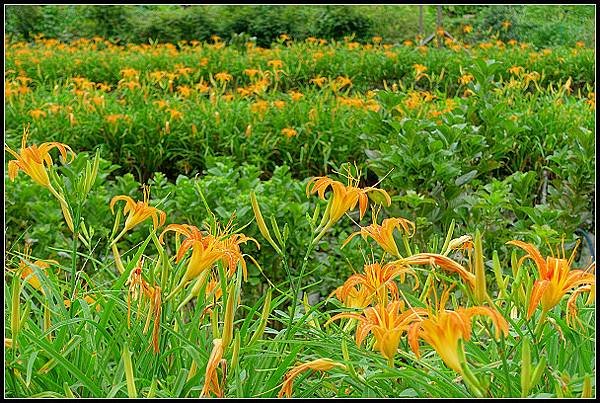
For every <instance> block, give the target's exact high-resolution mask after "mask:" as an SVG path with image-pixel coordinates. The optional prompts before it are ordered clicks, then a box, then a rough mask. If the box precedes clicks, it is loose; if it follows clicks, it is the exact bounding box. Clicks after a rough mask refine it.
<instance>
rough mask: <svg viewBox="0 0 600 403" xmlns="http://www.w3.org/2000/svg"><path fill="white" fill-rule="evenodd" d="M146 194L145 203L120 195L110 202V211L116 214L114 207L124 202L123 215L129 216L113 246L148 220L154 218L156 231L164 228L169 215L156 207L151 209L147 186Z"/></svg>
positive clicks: (144, 190)
mask: <svg viewBox="0 0 600 403" xmlns="http://www.w3.org/2000/svg"><path fill="white" fill-rule="evenodd" d="M143 192H144V200H143V201H137V202H136V201H134V200H133V199H132V198H131V197H129V196H125V195H120V196H115V197H113V198H112V200H111V201H110V210H111V211H112V213H113V214H114V213H115V211H114V206H115V204H116V203H117V202H118V201H120V200H123V201H124V202H125V207H124V208H123V214H124V215H125V214H127V219H126V220H125V227H124V228H123V230H122V231H121V233H120V234H119V235H117V237H116V238H115V239H114V240H113V241H112V243H111V244H115V243H116V242H117V241H118V240H119V239H120V238H121V237H122V236H123V235H124V234H125V233H126V232H127V231H129V230H130V229H132V228H133V227H135V226H136V225H138V224H140V223H141V222H143V221H145V220H147V219H148V218H152V224H153V225H154V229H157V228H158V227H162V225H163V224H164V223H165V221H166V219H167V215H166V213H165V212H164V211H162V210H159V209H157V208H156V207H151V206H150V205H149V204H148V202H149V199H150V189H149V188H148V187H147V186H144V188H143Z"/></svg>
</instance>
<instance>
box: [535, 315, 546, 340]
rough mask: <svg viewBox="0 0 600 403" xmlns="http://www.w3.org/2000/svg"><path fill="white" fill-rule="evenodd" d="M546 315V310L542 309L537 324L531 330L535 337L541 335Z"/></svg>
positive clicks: (537, 337)
mask: <svg viewBox="0 0 600 403" xmlns="http://www.w3.org/2000/svg"><path fill="white" fill-rule="evenodd" d="M547 315H548V311H545V310H544V311H542V314H541V315H540V318H539V320H538V324H537V326H536V327H535V330H534V331H533V332H534V334H535V338H536V339H539V337H540V336H541V333H542V330H543V329H544V325H545V324H546V316H547Z"/></svg>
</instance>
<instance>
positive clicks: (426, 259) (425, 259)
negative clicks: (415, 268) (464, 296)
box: [395, 253, 475, 289]
mask: <svg viewBox="0 0 600 403" xmlns="http://www.w3.org/2000/svg"><path fill="white" fill-rule="evenodd" d="M395 263H397V264H399V265H423V264H429V265H435V266H439V267H441V268H442V269H444V270H447V271H450V272H454V273H457V274H458V275H459V276H460V277H461V278H462V279H463V280H465V281H466V282H467V283H468V284H469V285H470V286H471V287H472V289H474V288H475V275H474V274H473V273H471V272H470V271H468V270H467V269H466V268H464V267H463V266H461V265H460V264H459V263H457V262H455V261H454V260H452V259H450V258H449V257H447V256H444V255H439V254H437V253H418V254H416V255H412V256H408V257H405V258H402V259H399V260H397V261H396V262H395Z"/></svg>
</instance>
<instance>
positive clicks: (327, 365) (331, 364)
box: [277, 358, 346, 397]
mask: <svg viewBox="0 0 600 403" xmlns="http://www.w3.org/2000/svg"><path fill="white" fill-rule="evenodd" d="M332 368H341V369H343V370H346V366H345V365H344V364H341V363H339V362H335V361H333V360H330V359H329V358H319V359H317V360H314V361H310V362H305V363H303V364H299V365H296V366H295V367H294V368H292V369H291V370H290V371H289V372H288V373H287V374H285V380H284V381H283V385H282V386H281V390H280V391H279V394H278V395H277V397H284V396H285V397H292V387H293V386H294V379H295V378H296V377H297V376H298V375H300V374H301V373H302V372H303V371H306V370H309V369H312V370H314V371H329V370H330V369H332Z"/></svg>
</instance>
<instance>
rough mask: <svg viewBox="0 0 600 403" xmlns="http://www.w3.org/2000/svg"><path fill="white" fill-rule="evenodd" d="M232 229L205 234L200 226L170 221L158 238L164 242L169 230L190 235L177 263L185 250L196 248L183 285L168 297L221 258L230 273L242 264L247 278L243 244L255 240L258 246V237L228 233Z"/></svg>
mask: <svg viewBox="0 0 600 403" xmlns="http://www.w3.org/2000/svg"><path fill="white" fill-rule="evenodd" d="M228 228H229V225H228V226H227V227H225V229H223V230H221V231H219V234H218V235H217V236H214V235H212V234H203V233H202V231H200V229H198V227H195V226H193V225H188V224H170V225H168V226H167V227H166V228H165V229H164V230H163V232H162V233H161V234H160V236H159V238H158V240H159V241H160V242H161V243H162V242H163V236H164V234H165V233H166V232H168V231H173V232H175V233H177V234H180V235H183V236H185V237H186V239H185V240H184V241H183V242H182V243H181V245H180V246H179V250H178V251H177V256H176V259H175V261H176V262H179V261H181V259H182V258H183V256H184V255H185V253H186V252H187V251H188V250H189V249H190V248H191V249H192V255H191V256H190V259H189V263H188V267H187V270H186V272H185V274H184V275H183V278H182V279H181V282H180V283H179V285H178V286H177V287H175V289H174V290H173V291H172V292H171V294H170V295H169V296H168V297H167V299H169V298H170V297H171V295H174V294H175V293H176V292H178V291H179V290H180V289H181V288H183V287H184V286H185V284H186V283H187V282H188V281H189V280H192V279H194V278H196V277H198V276H199V275H200V273H202V272H203V271H205V270H207V269H209V268H211V267H212V266H213V265H214V264H216V263H217V262H218V261H219V260H221V261H222V262H223V264H224V265H226V266H227V268H228V275H229V276H233V274H234V273H235V269H236V268H237V265H238V263H240V264H241V266H242V270H243V274H244V279H247V276H248V273H247V269H246V261H245V260H244V254H242V252H241V250H240V247H239V245H240V244H241V243H246V242H247V241H254V242H255V243H256V245H257V246H258V247H260V245H259V244H258V242H257V241H256V240H255V239H254V238H250V237H247V236H246V235H244V234H228V233H227V231H228Z"/></svg>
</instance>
